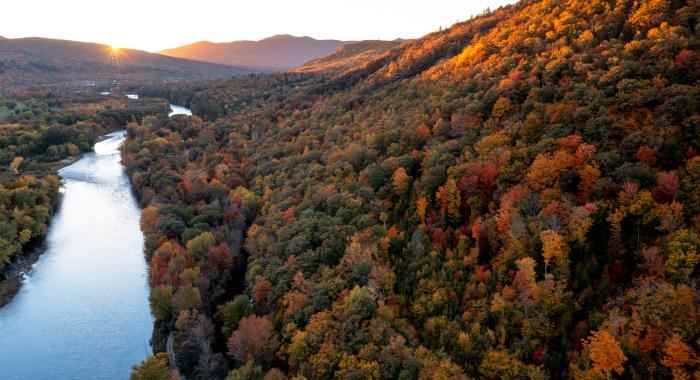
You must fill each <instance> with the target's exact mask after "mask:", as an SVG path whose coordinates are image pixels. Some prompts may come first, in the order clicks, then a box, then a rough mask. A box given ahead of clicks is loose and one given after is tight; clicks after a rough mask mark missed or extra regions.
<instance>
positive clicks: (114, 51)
mask: <svg viewBox="0 0 700 380" xmlns="http://www.w3.org/2000/svg"><path fill="white" fill-rule="evenodd" d="M109 49H110V50H112V53H119V49H121V48H120V47H119V46H117V45H110V47H109Z"/></svg>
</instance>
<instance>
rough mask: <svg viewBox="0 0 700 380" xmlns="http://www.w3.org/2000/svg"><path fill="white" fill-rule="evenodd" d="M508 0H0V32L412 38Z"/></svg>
mask: <svg viewBox="0 0 700 380" xmlns="http://www.w3.org/2000/svg"><path fill="white" fill-rule="evenodd" d="M512 2H513V0H472V1H470V0H466V1H465V0H461V1H459V0H423V1H415V0H403V1H402V0H301V1H292V0H286V1H284V0H248V1H239V0H235V1H234V0H228V1H227V0H218V1H217V0H189V1H185V0H169V1H162V0H121V1H119V0H113V1H104V0H3V1H2V3H3V4H2V6H1V9H2V17H1V21H0V35H2V36H5V37H9V38H16V37H33V36H38V37H50V38H63V39H70V40H77V41H91V42H100V43H105V44H111V45H115V46H120V47H129V48H136V49H143V50H149V51H157V50H162V49H166V48H170V47H175V46H180V45H184V44H188V43H192V42H196V41H202V40H209V41H215V42H225V41H234V40H242V39H250V40H259V39H262V38H265V37H269V36H271V35H275V34H293V35H296V36H302V35H306V36H311V37H314V38H332V39H343V40H360V39H394V38H397V37H401V38H415V37H420V36H422V35H424V34H426V33H429V32H431V31H434V30H437V29H438V28H439V27H440V26H442V27H447V26H449V25H452V24H454V23H455V22H456V21H462V20H465V19H467V18H469V16H470V15H471V14H476V13H479V12H481V11H482V10H484V9H486V8H487V7H491V8H497V7H498V6H500V5H504V4H508V3H512Z"/></svg>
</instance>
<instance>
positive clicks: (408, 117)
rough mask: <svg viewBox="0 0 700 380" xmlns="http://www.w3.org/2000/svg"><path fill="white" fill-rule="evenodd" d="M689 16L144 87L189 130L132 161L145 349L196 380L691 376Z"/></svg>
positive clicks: (130, 147)
mask: <svg viewBox="0 0 700 380" xmlns="http://www.w3.org/2000/svg"><path fill="white" fill-rule="evenodd" d="M698 14H700V5H699V4H698V2H697V1H693V0H679V1H673V2H670V1H663V0H613V1H607V0H606V1H590V0H528V1H521V2H518V3H516V4H514V5H512V6H507V7H503V8H500V9H498V10H496V11H493V12H486V13H484V14H482V15H479V16H478V17H476V18H474V19H472V20H469V21H467V22H463V23H459V24H456V25H454V26H453V27H451V28H449V29H446V30H443V31H440V32H436V33H432V34H430V35H427V36H425V37H423V38H421V39H418V40H416V41H411V42H409V43H405V44H402V45H400V46H397V47H394V48H392V49H390V50H388V51H386V52H385V53H382V54H381V55H380V56H378V57H377V58H375V59H373V60H370V61H368V62H366V63H364V64H361V65H360V66H359V67H357V68H354V69H350V70H348V71H346V72H343V73H341V74H338V75H335V76H333V77H331V78H330V79H328V77H327V76H316V75H308V74H295V73H283V74H278V75H260V76H251V77H245V78H236V79H234V80H227V81H217V82H206V83H201V82H200V83H178V84H174V85H168V86H159V87H160V88H156V89H154V90H153V91H159V92H160V93H162V94H167V95H168V96H178V98H180V99H188V102H189V104H190V105H191V108H192V109H193V111H194V112H195V113H196V114H197V115H198V116H199V118H196V119H193V120H192V119H187V118H181V119H178V120H174V121H173V120H162V121H151V122H150V124H147V125H142V126H132V128H131V129H130V131H129V135H130V139H129V141H128V142H127V143H126V145H125V147H124V152H125V153H124V157H125V158H124V161H125V163H126V166H127V170H128V172H129V174H130V176H131V179H132V183H133V184H134V186H135V188H136V191H137V193H138V194H139V197H140V199H141V200H142V202H143V204H144V205H149V208H148V210H146V211H144V218H143V220H144V221H145V222H144V223H143V229H144V232H145V235H146V241H147V243H146V244H147V246H148V247H149V248H148V249H147V254H148V255H152V256H149V257H151V258H152V260H151V271H150V274H151V277H150V279H151V285H152V286H153V293H152V294H153V295H154V298H157V300H158V301H159V302H158V304H157V305H156V306H155V307H154V309H155V310H156V311H157V312H158V314H156V313H155V312H154V314H155V315H158V322H157V326H158V327H159V328H161V330H159V332H157V333H156V334H154V350H155V351H158V350H162V346H164V342H165V337H166V336H167V334H168V333H170V332H171V333H172V334H173V335H171V336H173V337H174V339H172V340H171V341H173V342H174V345H173V348H174V350H175V352H176V353H179V354H180V356H181V357H183V358H186V359H187V361H184V360H183V361H182V363H179V364H178V367H179V369H180V370H181V371H182V372H183V373H184V374H185V376H187V377H188V378H190V377H197V376H200V377H203V378H207V377H208V378H224V377H225V376H226V373H227V372H228V371H227V370H229V369H232V371H231V373H230V378H245V376H246V375H247V374H250V373H255V372H258V373H260V376H262V373H263V372H264V371H269V374H268V376H269V377H270V378H273V377H280V375H279V371H282V372H285V373H286V375H288V377H290V378H292V377H295V376H298V377H306V378H387V379H394V378H405V379H432V378H439V379H466V378H479V379H533V380H534V379H605V378H632V379H635V378H639V379H647V378H661V379H670V378H690V377H692V376H693V373H696V372H697V370H698V363H697V361H696V360H695V358H696V357H697V355H698V346H697V337H698V336H700V324H699V323H698V320H699V319H698V315H700V292H698V289H697V283H698V279H699V275H700V273H699V270H700V249H699V248H698V247H700V156H699V155H698V152H700V34H699V29H698V25H697V20H698V18H697V15H698ZM201 120H204V122H203V123H201V124H200V121H201ZM242 237H243V241H242V240H241V238H242ZM232 262H233V263H234V264H231V265H229V266H226V264H225V263H232ZM184 263H195V264H194V267H193V268H186V269H183V268H184V266H185V265H184ZM224 268H225V269H224ZM243 271H245V272H246V273H245V276H244V277H241V276H240V273H241V272H243ZM156 296H157V297H156ZM171 300H172V302H171ZM192 309H195V310H196V311H192ZM214 310H216V311H214ZM173 321H177V322H173ZM212 325H214V326H216V328H214V329H211V328H210V329H209V330H208V331H210V333H208V334H206V333H201V332H202V331H204V330H206V329H205V328H206V327H209V326H212ZM163 331H165V334H163ZM159 335H161V336H160V338H159ZM159 342H161V343H160V344H159ZM224 342H226V343H227V344H224ZM212 350H213V352H215V353H214V354H212ZM217 355H218V356H217ZM260 376H259V377H260Z"/></svg>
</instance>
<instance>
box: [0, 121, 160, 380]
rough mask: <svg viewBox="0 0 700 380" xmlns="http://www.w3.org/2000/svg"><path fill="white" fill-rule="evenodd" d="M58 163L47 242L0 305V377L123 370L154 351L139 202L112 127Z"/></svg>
mask: <svg viewBox="0 0 700 380" xmlns="http://www.w3.org/2000/svg"><path fill="white" fill-rule="evenodd" d="M107 137H108V138H107V139H106V140H104V141H101V142H99V143H97V144H96V145H95V149H94V151H93V152H90V153H87V154H85V155H84V156H83V157H82V158H81V159H80V160H78V161H77V162H75V163H74V164H72V165H70V166H67V167H65V168H63V169H61V170H60V171H59V175H60V176H61V177H62V181H63V188H62V193H63V195H62V199H61V204H60V207H59V210H58V211H57V213H56V214H55V215H54V216H53V219H52V221H51V226H50V230H49V233H48V235H47V237H46V247H47V248H46V251H45V252H44V253H43V254H42V255H41V256H40V258H39V259H38V260H37V262H36V263H35V264H34V265H33V267H32V269H31V270H30V271H29V272H28V273H27V274H26V275H25V278H24V281H23V284H22V286H21V288H20V290H19V292H18V293H17V295H15V297H14V298H13V299H12V301H11V302H10V303H9V304H7V305H6V306H5V307H3V308H2V309H0V378H1V379H3V380H14V379H17V380H32V379H126V378H128V376H129V372H130V369H131V366H132V365H133V364H137V363H138V362H140V361H141V360H143V359H144V358H145V357H146V355H147V354H148V353H150V344H149V339H150V337H151V330H152V328H153V318H152V317H151V314H150V311H149V306H148V291H149V289H148V283H147V266H146V262H145V259H144V256H143V235H142V234H141V231H140V230H139V215H140V210H139V207H138V205H137V203H136V201H135V199H134V196H133V194H132V192H131V188H130V184H129V179H128V177H127V176H126V174H125V172H124V169H123V167H122V165H121V163H120V154H119V150H118V148H119V145H120V144H121V142H122V141H123V140H124V138H125V132H124V131H120V132H115V133H112V134H110V135H108V136H107Z"/></svg>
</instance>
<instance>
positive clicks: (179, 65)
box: [0, 37, 247, 85]
mask: <svg viewBox="0 0 700 380" xmlns="http://www.w3.org/2000/svg"><path fill="white" fill-rule="evenodd" d="M246 72H247V70H243V69H240V68H235V67H230V66H223V65H215V64H211V63H205V62H196V61H191V60H185V59H179V58H173V57H167V56H164V55H160V54H153V53H147V52H144V51H140V50H132V49H117V50H114V49H111V48H110V47H109V46H107V45H100V44H95V43H87V42H76V41H67V40H55V39H48V38H33V37H32V38H16V39H5V40H0V83H5V84H8V85H9V84H15V85H16V84H51V83H59V82H66V81H68V82H71V81H101V80H133V79H139V80H144V79H188V78H189V79H193V78H201V79H204V78H217V77H227V76H232V75H236V74H241V73H246Z"/></svg>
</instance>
